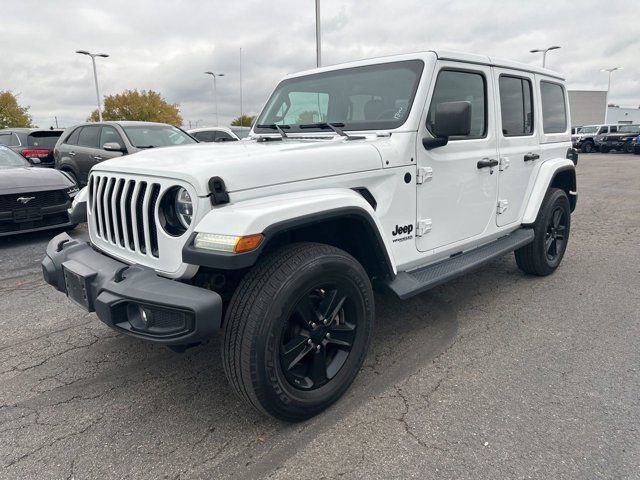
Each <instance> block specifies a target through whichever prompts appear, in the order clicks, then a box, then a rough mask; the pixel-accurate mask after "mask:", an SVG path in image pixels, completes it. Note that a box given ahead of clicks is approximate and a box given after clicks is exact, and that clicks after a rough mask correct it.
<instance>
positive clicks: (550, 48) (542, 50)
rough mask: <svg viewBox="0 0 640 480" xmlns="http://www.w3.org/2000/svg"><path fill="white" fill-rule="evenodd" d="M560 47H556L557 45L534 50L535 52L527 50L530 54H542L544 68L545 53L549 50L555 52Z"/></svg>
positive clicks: (545, 63)
mask: <svg viewBox="0 0 640 480" xmlns="http://www.w3.org/2000/svg"><path fill="white" fill-rule="evenodd" d="M559 48H560V47H558V46H557V45H556V46H554V47H548V48H536V49H535V50H529V52H530V53H541V52H542V68H544V67H545V66H546V65H547V52H548V51H550V50H557V49H559Z"/></svg>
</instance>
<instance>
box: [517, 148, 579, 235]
mask: <svg viewBox="0 0 640 480" xmlns="http://www.w3.org/2000/svg"><path fill="white" fill-rule="evenodd" d="M549 188H560V189H562V190H564V191H565V192H566V194H567V196H568V197H569V205H570V206H571V211H572V212H573V211H574V210H575V208H576V204H577V201H578V193H577V182H576V169H575V165H574V164H573V162H572V161H571V160H568V159H554V160H549V161H547V162H545V163H543V164H542V165H541V167H540V172H539V173H538V176H537V177H536V181H535V184H534V187H533V190H532V192H531V195H530V196H529V200H528V203H527V206H526V208H525V211H524V216H523V218H522V224H523V225H531V224H533V223H534V222H535V221H536V218H537V217H538V211H539V210H540V206H541V205H542V201H543V200H544V197H545V195H546V194H547V191H548V190H549Z"/></svg>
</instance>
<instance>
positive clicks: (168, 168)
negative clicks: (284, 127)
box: [94, 137, 382, 196]
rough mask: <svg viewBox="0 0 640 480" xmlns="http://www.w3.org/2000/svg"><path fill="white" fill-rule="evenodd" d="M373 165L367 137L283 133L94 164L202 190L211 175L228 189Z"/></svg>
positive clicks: (378, 163)
mask: <svg viewBox="0 0 640 480" xmlns="http://www.w3.org/2000/svg"><path fill="white" fill-rule="evenodd" d="M379 168H382V158H381V156H380V154H379V152H378V149H377V148H375V147H374V145H373V141H371V140H344V139H343V138H342V137H327V139H301V138H292V137H289V138H287V139H286V140H282V141H279V140H276V141H267V142H258V141H255V140H244V141H240V142H229V143H223V144H219V143H203V144H197V145H189V146H184V147H171V148H162V149H150V150H145V151H143V152H139V153H135V154H133V155H128V156H126V157H119V158H116V159H113V160H108V161H105V162H102V163H100V164H98V165H97V166H96V167H94V170H95V171H105V172H113V173H131V174H139V175H144V176H156V177H165V178H176V179H180V180H184V181H186V182H188V183H190V184H191V185H193V186H194V187H195V188H196V189H197V191H198V195H200V196H205V195H208V194H209V186H208V182H209V179H210V178H211V177H214V176H217V177H221V178H222V180H224V183H225V185H226V187H227V191H229V192H234V191H239V190H247V189H252V188H257V187H265V186H269V185H275V184H278V183H290V182H296V181H301V180H307V179H311V178H318V177H329V176H334V175H344V174H348V173H354V172H361V171H365V170H376V169H379Z"/></svg>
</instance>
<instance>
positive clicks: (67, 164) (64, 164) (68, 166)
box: [56, 159, 80, 186]
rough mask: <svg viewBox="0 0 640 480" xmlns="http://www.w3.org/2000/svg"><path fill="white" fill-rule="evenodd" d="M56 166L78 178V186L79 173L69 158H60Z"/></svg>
mask: <svg viewBox="0 0 640 480" xmlns="http://www.w3.org/2000/svg"><path fill="white" fill-rule="evenodd" d="M56 168H57V169H58V170H60V171H61V172H65V171H67V172H71V173H73V175H75V177H76V178H77V179H78V186H80V174H79V172H78V169H77V168H76V166H75V165H74V164H73V162H72V161H71V160H66V159H62V160H60V162H59V163H58V165H57V166H56Z"/></svg>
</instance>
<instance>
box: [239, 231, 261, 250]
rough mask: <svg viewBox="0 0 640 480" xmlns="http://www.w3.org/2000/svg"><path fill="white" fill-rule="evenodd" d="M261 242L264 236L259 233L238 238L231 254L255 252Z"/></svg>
mask: <svg viewBox="0 0 640 480" xmlns="http://www.w3.org/2000/svg"><path fill="white" fill-rule="evenodd" d="M262 240H264V236H263V235H262V234H261V233H256V234H255V235H247V236H245V237H239V238H238V240H237V241H236V244H235V245H234V247H233V252H234V253H243V252H250V251H251V250H255V249H256V248H258V246H259V245H260V244H261V243H262Z"/></svg>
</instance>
